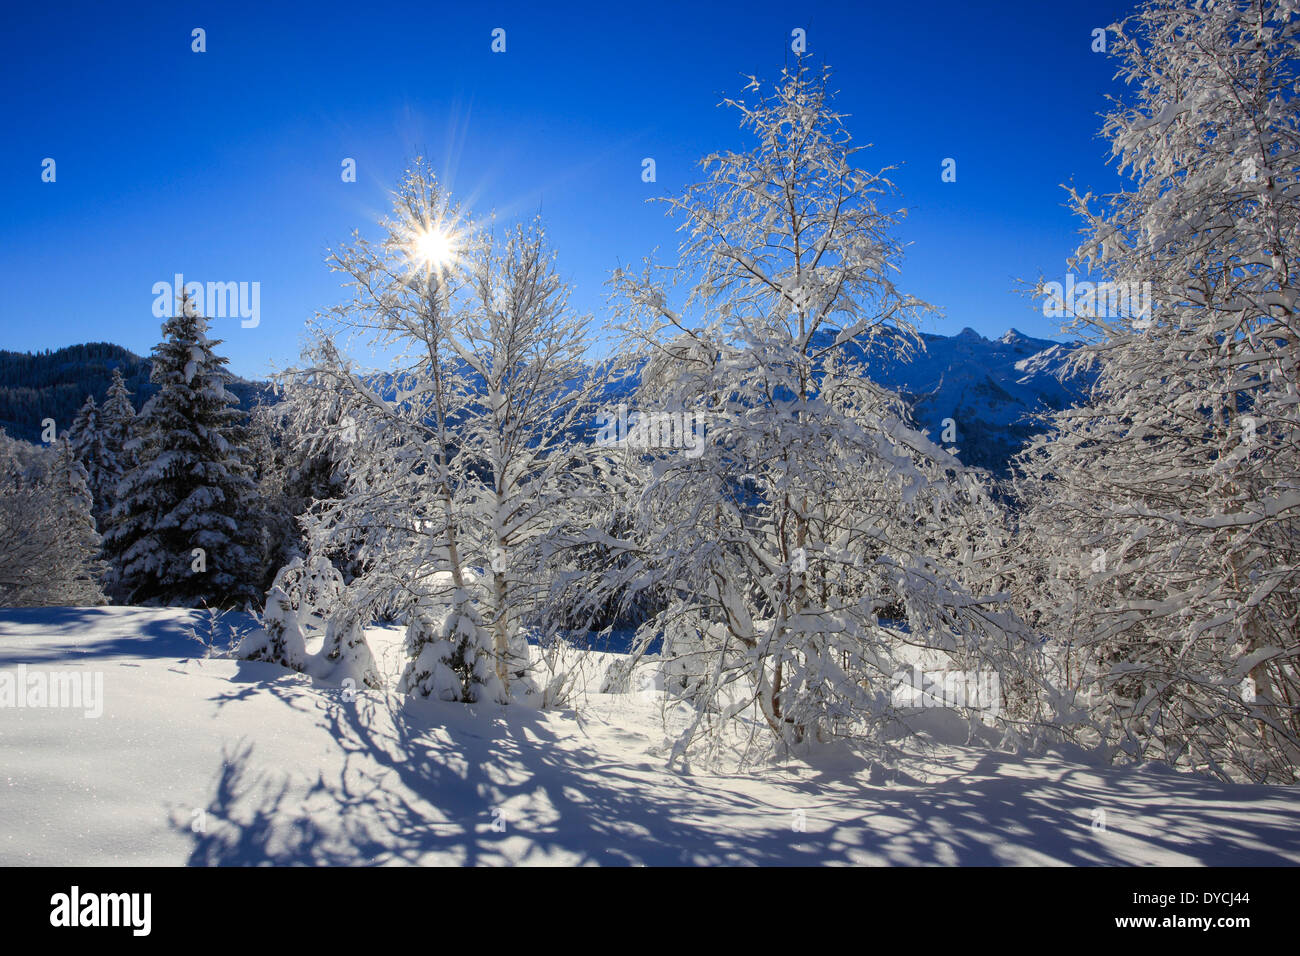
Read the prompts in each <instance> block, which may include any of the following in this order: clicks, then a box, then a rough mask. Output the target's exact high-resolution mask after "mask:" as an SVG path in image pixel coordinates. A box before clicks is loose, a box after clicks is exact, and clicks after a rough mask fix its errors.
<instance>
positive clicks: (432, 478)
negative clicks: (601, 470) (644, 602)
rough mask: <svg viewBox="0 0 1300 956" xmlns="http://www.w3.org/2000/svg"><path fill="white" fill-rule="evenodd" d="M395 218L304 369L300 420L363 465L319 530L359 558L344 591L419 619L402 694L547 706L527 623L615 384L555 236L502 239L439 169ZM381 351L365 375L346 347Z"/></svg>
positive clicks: (343, 254)
mask: <svg viewBox="0 0 1300 956" xmlns="http://www.w3.org/2000/svg"><path fill="white" fill-rule="evenodd" d="M382 227H383V232H384V234H383V237H382V239H381V240H379V241H378V242H372V241H370V240H367V239H364V238H361V237H360V236H359V235H358V236H356V237H355V240H354V242H353V243H352V244H351V245H350V246H349V247H348V248H346V249H344V250H342V251H340V252H339V253H337V254H335V255H334V256H333V257H332V258H331V265H332V266H333V268H335V269H337V270H338V271H340V272H342V273H344V274H345V275H346V276H348V279H349V284H350V285H351V286H352V288H353V289H354V293H355V294H354V297H353V299H352V301H350V302H348V303H346V304H345V305H342V306H340V307H338V308H336V309H334V310H332V312H331V313H330V314H329V315H328V316H326V317H325V318H326V320H327V321H325V322H323V323H321V326H320V328H319V330H318V335H317V337H316V340H315V342H314V343H313V345H312V346H311V348H310V349H309V351H308V353H307V354H306V356H305V357H306V361H305V362H304V363H303V365H302V367H300V368H298V369H295V370H292V371H291V372H290V373H289V375H288V376H286V388H287V389H288V390H289V391H291V392H295V391H296V392H297V393H298V394H299V397H298V399H297V400H296V405H297V406H298V407H299V408H301V409H304V410H305V409H310V410H311V411H310V413H308V414H304V415H300V416H299V418H300V423H301V428H300V430H301V431H303V432H304V433H305V434H308V435H309V436H310V440H311V441H315V442H321V443H328V444H330V445H331V446H332V447H333V448H335V449H336V450H337V452H338V453H339V454H340V455H341V469H340V470H341V471H342V472H343V473H344V474H345V475H346V483H347V484H346V489H345V491H344V492H343V494H342V495H341V496H340V497H338V498H336V499H333V500H330V501H327V502H322V503H320V504H319V505H318V506H317V507H316V508H315V509H313V512H312V514H311V515H310V516H309V517H308V519H307V526H308V541H309V542H310V546H311V550H312V551H313V553H315V552H325V551H328V550H330V549H337V548H339V547H342V546H346V547H349V548H351V549H352V550H354V552H355V553H356V555H357V561H358V565H359V572H358V573H357V575H356V577H355V578H354V579H353V580H352V581H351V582H350V583H349V584H348V585H347V587H346V589H345V593H344V595H343V598H342V600H343V602H344V603H345V604H346V606H347V607H349V608H351V609H352V610H353V611H354V612H355V613H356V614H357V615H358V616H359V617H360V618H363V619H365V618H367V616H374V615H377V614H379V613H381V612H392V611H400V612H401V613H403V614H404V615H406V618H407V621H408V631H407V651H408V654H409V658H410V659H409V662H408V665H407V668H406V670H405V673H404V674H403V676H402V680H401V683H400V687H401V689H402V690H404V691H406V692H408V693H414V694H420V695H425V696H430V695H432V696H437V697H441V698H443V699H448V700H470V701H481V700H488V701H498V702H505V701H507V700H511V699H530V698H531V697H532V694H533V690H534V687H533V685H532V681H531V679H530V677H529V675H528V674H527V666H526V661H527V652H526V648H525V647H524V635H523V632H522V630H521V626H522V625H523V624H524V623H525V622H528V621H529V620H530V619H531V618H532V617H534V616H535V615H536V613H537V612H538V611H539V609H540V604H541V597H542V595H543V594H544V593H545V591H546V589H547V587H548V581H547V578H546V572H545V568H546V564H547V561H548V560H549V555H550V554H551V553H552V551H553V549H552V547H551V544H550V543H549V538H550V537H551V536H553V535H556V534H557V532H558V529H560V528H561V527H562V526H563V525H564V524H565V522H566V520H567V516H568V515H569V514H570V513H571V512H572V511H573V510H574V509H575V507H576V502H577V501H578V500H579V499H580V497H581V495H580V489H579V485H580V483H581V461H580V460H578V458H579V457H580V456H579V454H578V452H576V451H575V439H576V433H577V431H578V430H579V429H580V426H581V425H582V424H585V420H586V418H587V417H589V414H590V413H589V410H588V409H587V408H586V406H587V404H588V403H589V396H590V394H591V393H592V391H593V390H594V389H595V387H596V385H595V383H594V379H593V377H592V375H591V374H590V370H588V369H587V368H586V367H585V365H584V363H583V354H584V352H585V350H586V348H587V339H586V337H585V331H584V326H585V320H584V318H583V317H580V316H577V315H575V314H573V313H572V311H571V310H570V309H569V307H568V305H567V291H566V290H565V288H564V286H563V284H562V283H561V282H560V280H559V278H558V277H557V275H556V273H555V267H554V262H553V256H552V254H551V253H550V252H549V251H548V250H547V248H546V245H545V241H544V237H543V234H542V232H541V231H540V229H539V228H537V227H535V226H534V227H532V228H519V229H516V230H514V231H513V232H511V233H510V234H509V236H508V237H507V238H506V239H505V240H504V241H503V242H502V241H498V240H495V239H494V238H493V237H492V236H491V235H490V234H489V233H487V232H485V231H482V230H479V229H476V228H475V227H474V226H472V225H471V224H469V222H468V221H467V220H466V219H465V217H464V216H463V215H462V214H461V213H460V211H459V209H458V208H457V207H456V206H454V204H453V203H452V202H451V201H450V199H449V198H448V197H447V196H446V195H445V193H444V192H443V191H442V189H441V188H440V187H439V186H438V184H437V182H436V179H435V178H434V176H433V175H432V173H431V172H430V171H429V170H428V168H427V167H426V166H425V165H424V164H422V163H417V164H416V165H415V166H414V167H413V168H412V169H411V170H410V171H409V172H408V173H407V175H406V177H405V178H404V179H403V181H402V183H401V184H400V185H399V187H398V189H397V192H396V196H395V200H394V211H393V214H392V215H391V216H390V217H388V218H387V219H385V220H384V222H383V223H382ZM344 335H346V336H347V342H340V341H339V339H341V338H342V337H343V336H344ZM362 344H365V345H369V346H371V347H372V348H373V349H374V350H375V352H376V353H378V354H382V355H383V356H384V357H385V358H386V359H387V360H388V365H387V367H386V368H383V369H382V370H378V371H363V370H361V369H359V368H358V367H357V366H356V365H355V363H354V361H353V360H352V359H351V358H350V357H349V356H348V354H347V351H346V350H347V349H349V348H354V347H357V346H360V345H362ZM303 396H306V397H305V398H304V397H303Z"/></svg>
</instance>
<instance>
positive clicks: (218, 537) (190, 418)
mask: <svg viewBox="0 0 1300 956" xmlns="http://www.w3.org/2000/svg"><path fill="white" fill-rule="evenodd" d="M178 312H179V314H178V315H176V316H173V317H172V318H170V319H168V320H167V322H166V323H164V324H163V334H164V336H165V339H164V341H163V342H161V343H160V344H159V345H157V346H156V347H155V348H154V350H153V370H152V381H153V382H154V384H156V385H158V386H159V387H160V391H159V392H158V394H156V395H154V396H153V397H152V398H151V399H149V401H148V402H147V403H145V406H144V408H143V409H142V410H141V412H140V415H139V418H138V420H137V428H138V434H137V437H136V439H135V441H134V442H131V443H129V445H128V447H129V446H134V447H135V453H136V461H135V463H134V465H133V467H132V468H131V469H130V470H129V471H128V472H127V473H126V475H125V476H124V477H123V479H122V481H121V483H120V484H119V486H118V489H117V501H116V503H115V505H114V508H113V513H112V517H111V524H110V527H109V529H108V534H107V539H106V547H107V550H108V553H109V555H110V556H111V558H112V560H113V569H112V573H111V575H110V586H111V588H112V591H113V594H114V596H115V597H116V598H117V599H119V600H122V601H125V602H127V603H133V604H135V603H162V604H179V605H184V606H194V605H198V604H201V603H208V604H226V605H228V604H231V603H239V602H242V601H244V600H246V599H248V598H250V597H253V596H254V595H255V594H256V590H257V589H256V583H257V578H258V573H259V561H258V559H259V554H258V547H257V535H256V527H255V524H256V522H255V507H254V505H255V499H254V495H253V490H254V487H255V485H254V481H253V476H252V469H251V467H250V464H249V458H250V455H249V452H248V449H247V447H246V445H245V442H244V432H243V428H242V427H241V425H240V418H241V413H240V412H239V410H238V408H237V404H238V400H237V399H236V397H235V396H234V395H233V394H232V393H231V392H229V391H228V390H227V389H226V385H227V384H228V383H229V382H230V381H231V375H230V373H229V372H227V371H226V367H225V366H226V359H225V358H223V357H222V356H220V355H218V354H217V353H216V352H215V348H216V346H218V345H220V344H221V343H220V341H219V340H214V339H209V338H208V335H207V328H208V323H207V319H206V318H204V317H203V316H202V315H200V314H199V313H198V311H197V310H196V309H195V308H194V305H193V303H192V302H191V301H190V300H189V299H188V298H184V297H183V298H182V300H181V303H180V308H179V310H178Z"/></svg>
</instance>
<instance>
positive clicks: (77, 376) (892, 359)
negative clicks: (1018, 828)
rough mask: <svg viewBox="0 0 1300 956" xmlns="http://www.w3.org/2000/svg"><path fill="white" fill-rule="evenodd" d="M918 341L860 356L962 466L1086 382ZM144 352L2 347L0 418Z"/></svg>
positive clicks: (995, 458) (1012, 359)
mask: <svg viewBox="0 0 1300 956" xmlns="http://www.w3.org/2000/svg"><path fill="white" fill-rule="evenodd" d="M921 341H922V343H923V345H924V349H922V350H913V351H912V352H911V354H910V355H906V354H904V352H903V350H901V349H900V350H898V351H896V352H895V353H893V354H889V355H886V356H881V354H880V353H879V352H876V353H873V355H872V356H871V357H867V356H864V355H859V358H861V360H862V362H863V363H864V365H865V366H866V368H867V369H868V373H869V374H870V375H871V377H872V378H873V379H875V380H876V381H877V382H879V383H880V384H881V385H884V386H887V387H889V388H891V389H894V390H896V391H898V392H900V393H902V394H903V395H904V396H905V397H906V398H908V399H909V400H910V401H911V402H912V404H913V414H914V416H915V419H916V422H917V424H918V425H919V426H920V427H921V429H922V430H924V431H926V432H927V433H928V434H929V436H930V438H931V439H933V440H935V441H942V440H943V438H944V437H945V435H944V433H945V425H947V422H946V419H951V420H952V426H953V429H954V430H955V436H952V435H951V432H949V436H950V437H955V442H950V443H947V447H949V448H953V447H955V448H956V449H957V452H958V456H959V457H960V458H961V460H962V461H964V462H965V463H966V464H968V465H973V466H976V467H980V468H986V469H988V470H989V471H991V472H993V473H994V474H997V475H1003V474H1005V473H1006V470H1007V464H1008V461H1009V460H1010V458H1011V456H1012V455H1014V454H1015V452H1016V451H1017V450H1018V449H1019V448H1020V447H1021V446H1022V445H1023V444H1024V442H1025V440H1026V439H1028V438H1029V437H1030V436H1031V435H1033V434H1034V433H1035V432H1036V431H1038V430H1039V429H1040V427H1041V426H1039V425H1037V424H1036V423H1035V422H1034V421H1033V420H1032V418H1031V416H1032V415H1033V414H1035V413H1037V412H1042V411H1046V410H1054V409H1060V408H1064V407H1066V406H1068V405H1070V404H1073V403H1075V402H1077V401H1079V400H1081V399H1082V398H1083V396H1084V395H1085V394H1086V390H1087V386H1088V384H1089V382H1088V381H1086V380H1083V379H1080V378H1078V377H1075V378H1070V377H1067V376H1066V374H1065V363H1066V361H1067V359H1068V358H1069V354H1070V352H1071V351H1072V349H1073V348H1074V346H1073V345H1072V344H1066V343H1059V342H1053V341H1051V340H1049V339H1038V338H1033V337H1031V336H1028V335H1025V334H1024V333H1022V332H1019V331H1017V330H1015V329H1010V330H1009V331H1007V332H1006V333H1005V334H1003V335H1002V336H1001V337H999V338H996V339H987V338H985V337H983V336H982V335H980V334H979V333H977V332H975V331H974V330H972V329H969V328H966V329H963V330H962V331H961V332H959V333H957V334H956V335H952V336H944V335H933V334H926V333H922V335H921ZM149 367H150V365H149V359H147V358H143V357H141V356H139V355H136V354H135V353H134V352H131V351H129V350H127V349H125V348H122V347H121V346H119V345H112V344H109V343H105V342H92V343H89V344H86V345H73V346H69V347H67V348H62V349H58V350H54V351H44V352H39V353H30V352H9V351H3V350H0V427H3V428H4V429H5V430H6V431H7V432H8V433H9V434H10V435H12V436H14V437H16V438H25V439H27V440H28V441H36V440H38V438H39V436H40V432H41V422H42V420H43V419H46V418H53V419H54V420H55V422H56V423H57V426H58V428H59V430H60V431H63V430H64V429H66V428H67V427H68V426H69V425H70V424H71V423H72V419H73V417H74V416H75V415H76V413H77V409H78V408H80V407H81V405H82V403H83V402H85V400H86V396H87V395H94V396H95V399H96V401H101V402H102V401H103V398H104V394H105V392H107V390H108V385H109V382H110V381H111V377H112V371H113V369H114V368H118V369H121V371H122V375H123V377H124V378H125V380H126V383H127V386H128V387H129V388H130V389H131V393H132V400H133V401H134V403H135V406H136V408H139V407H140V406H141V405H143V404H144V402H145V401H146V400H147V399H148V398H149V396H150V395H152V394H153V393H154V392H155V391H157V387H156V386H154V385H152V384H151V383H150V382H149ZM230 390H231V391H232V392H234V393H235V394H236V395H237V396H238V397H239V399H240V405H241V406H242V407H243V408H249V407H251V406H252V405H253V404H255V403H256V402H257V400H258V399H259V397H261V396H263V395H265V394H266V393H267V391H268V387H267V385H266V383H264V382H252V381H247V380H245V379H242V378H237V379H236V380H235V381H234V382H233V383H232V384H231V386H230Z"/></svg>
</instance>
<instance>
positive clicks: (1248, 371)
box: [1021, 0, 1300, 782]
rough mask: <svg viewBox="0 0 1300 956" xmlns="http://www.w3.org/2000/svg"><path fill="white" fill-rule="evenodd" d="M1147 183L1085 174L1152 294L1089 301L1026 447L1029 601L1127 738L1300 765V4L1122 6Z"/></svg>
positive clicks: (1096, 217) (1123, 118)
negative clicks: (1060, 389)
mask: <svg viewBox="0 0 1300 956" xmlns="http://www.w3.org/2000/svg"><path fill="white" fill-rule="evenodd" d="M1111 31H1112V33H1113V35H1114V39H1113V40H1112V42H1111V51H1112V53H1113V54H1114V55H1115V56H1116V57H1117V58H1118V60H1119V75H1120V77H1122V78H1123V79H1124V81H1125V82H1126V83H1127V84H1129V85H1130V86H1131V87H1132V88H1133V91H1134V95H1133V98H1132V102H1131V103H1128V104H1125V103H1123V102H1119V101H1116V102H1115V104H1114V108H1113V109H1112V111H1111V112H1110V113H1109V115H1108V116H1107V117H1106V119H1105V125H1104V128H1103V134H1104V135H1105V136H1106V137H1107V138H1108V139H1109V140H1110V143H1111V149H1112V154H1113V157H1114V159H1115V160H1116V162H1117V163H1118V165H1119V166H1120V167H1121V168H1122V169H1123V170H1125V171H1127V172H1128V174H1129V175H1130V177H1131V183H1132V184H1131V186H1130V187H1128V188H1126V189H1125V190H1124V191H1121V192H1120V193H1118V194H1116V195H1113V196H1109V197H1106V198H1105V199H1104V200H1103V201H1100V202H1099V201H1098V200H1096V199H1095V198H1094V197H1092V196H1091V195H1087V194H1080V193H1078V192H1077V191H1075V190H1071V191H1070V194H1071V196H1072V198H1073V202H1074V205H1075V208H1076V210H1077V212H1078V214H1079V215H1080V216H1081V217H1082V218H1083V219H1084V220H1085V222H1086V224H1087V228H1086V238H1085V241H1084V242H1083V244H1082V246H1081V247H1080V248H1079V250H1078V253H1077V255H1076V257H1075V260H1074V262H1073V263H1072V265H1074V266H1078V267H1081V268H1085V269H1086V270H1087V271H1088V272H1089V273H1090V274H1094V275H1100V276H1104V277H1105V279H1106V280H1108V281H1109V282H1110V283H1112V285H1111V286H1110V288H1113V289H1118V290H1121V291H1124V290H1129V291H1134V290H1136V291H1139V292H1140V291H1142V290H1144V289H1145V290H1146V291H1147V292H1149V295H1150V301H1151V302H1152V307H1151V309H1150V310H1149V311H1148V310H1134V309H1132V308H1128V309H1125V308H1123V299H1124V298H1127V299H1128V300H1129V301H1130V302H1132V301H1134V299H1135V297H1134V296H1132V295H1130V296H1127V297H1123V296H1121V297H1118V298H1120V300H1121V301H1120V302H1119V303H1118V307H1117V303H1116V302H1115V301H1109V300H1108V299H1107V297H1106V296H1104V295H1103V296H1096V295H1095V294H1094V295H1093V296H1090V297H1087V298H1086V299H1085V301H1084V302H1082V303H1078V302H1076V303H1075V310H1074V312H1075V314H1074V316H1073V319H1072V321H1071V323H1070V324H1069V326H1068V330H1069V331H1072V332H1075V333H1077V334H1079V335H1081V336H1082V337H1083V338H1084V339H1085V340H1086V341H1087V342H1088V344H1087V345H1086V347H1084V348H1083V349H1081V350H1080V351H1079V353H1078V357H1077V361H1079V362H1082V363H1089V364H1091V365H1093V366H1095V368H1096V369H1097V371H1098V379H1097V384H1096V388H1095V390H1094V392H1093V394H1092V396H1091V400H1090V401H1089V402H1088V403H1087V404H1086V405H1084V406H1083V407H1080V408H1077V409H1070V410H1066V411H1065V412H1062V413H1060V414H1058V415H1056V416H1055V418H1054V421H1053V430H1052V432H1050V433H1049V434H1047V435H1044V436H1042V437H1040V438H1038V439H1037V440H1035V441H1034V442H1033V444H1032V446H1031V448H1030V450H1029V451H1028V452H1027V453H1026V454H1025V456H1024V457H1023V459H1022V461H1021V468H1022V471H1023V481H1024V484H1023V486H1022V496H1023V500H1024V502H1025V503H1026V509H1027V510H1026V515H1025V518H1024V520H1023V521H1022V522H1021V524H1022V527H1023V528H1024V529H1025V530H1026V541H1027V545H1026V549H1027V552H1028V553H1030V554H1032V555H1033V556H1034V557H1033V558H1032V561H1031V563H1034V564H1035V565H1036V567H1035V568H1034V569H1033V570H1031V571H1029V572H1028V574H1027V577H1026V582H1027V583H1028V584H1030V590H1031V591H1032V592H1033V593H1034V595H1035V599H1034V600H1032V601H1030V602H1029V603H1030V606H1031V610H1030V611H1029V613H1032V614H1034V615H1035V617H1036V618H1039V619H1041V621H1042V624H1043V626H1044V627H1045V628H1046V629H1048V630H1049V631H1051V632H1052V635H1053V642H1054V644H1055V646H1056V647H1057V648H1059V649H1060V650H1059V651H1058V654H1063V655H1065V656H1064V657H1063V659H1062V663H1061V668H1060V670H1061V673H1062V674H1063V675H1068V683H1069V685H1070V689H1071V690H1073V691H1075V692H1076V693H1078V694H1079V695H1081V697H1082V698H1083V699H1084V700H1085V701H1086V702H1088V703H1089V704H1090V705H1091V709H1092V714H1093V718H1094V720H1095V725H1096V729H1097V730H1098V731H1099V732H1100V734H1101V736H1102V738H1103V739H1104V740H1105V741H1106V742H1107V743H1109V744H1112V745H1114V746H1115V747H1116V748H1117V749H1118V750H1119V751H1121V752H1126V753H1128V754H1129V755H1130V756H1131V757H1132V758H1134V759H1152V758H1155V759H1161V760H1166V761H1169V762H1171V763H1173V764H1176V765H1179V766H1187V767H1195V768H1198V769H1205V770H1210V771H1213V772H1215V773H1218V774H1220V775H1222V776H1225V777H1236V778H1243V777H1244V778H1249V779H1254V780H1272V781H1287V782H1289V781H1291V780H1293V779H1294V774H1295V771H1296V768H1297V767H1298V766H1300V675H1298V673H1297V663H1298V661H1297V657H1300V600H1298V599H1297V595H1298V594H1300V477H1298V476H1300V413H1298V411H1297V410H1298V409H1300V376H1298V372H1297V369H1298V367H1300V366H1298V365H1297V359H1298V358H1300V350H1298V343H1300V339H1298V338H1297V336H1298V335H1300V327H1298V326H1297V313H1296V293H1297V261H1300V162H1298V157H1300V111H1298V109H1297V103H1298V100H1297V95H1298V94H1300V86H1298V85H1297V81H1298V75H1297V64H1298V63H1300V9H1298V8H1297V7H1296V5H1295V4H1294V3H1293V2H1289V0H1217V2H1213V3H1210V2H1201V3H1190V2H1185V0H1175V2H1153V3H1148V4H1147V5H1145V6H1144V7H1143V8H1142V9H1141V10H1140V11H1139V12H1138V13H1137V14H1136V15H1134V16H1132V17H1130V18H1129V19H1128V20H1125V21H1124V22H1122V23H1119V24H1116V25H1114V26H1112V27H1111Z"/></svg>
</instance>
